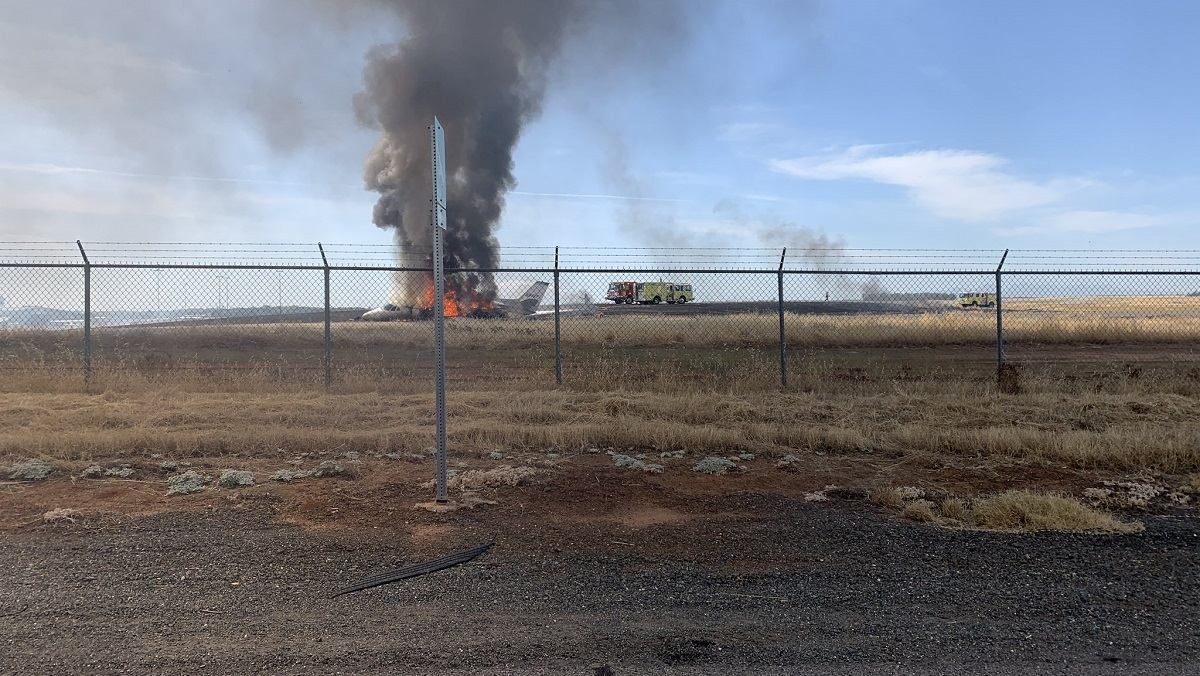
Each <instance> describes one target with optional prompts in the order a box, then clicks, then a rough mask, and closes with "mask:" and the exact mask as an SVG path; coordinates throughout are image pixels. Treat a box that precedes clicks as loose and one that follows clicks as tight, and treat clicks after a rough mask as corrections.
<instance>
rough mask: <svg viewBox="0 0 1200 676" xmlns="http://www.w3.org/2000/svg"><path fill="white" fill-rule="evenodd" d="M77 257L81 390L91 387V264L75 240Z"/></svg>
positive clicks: (80, 243) (81, 243)
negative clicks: (80, 279)
mask: <svg viewBox="0 0 1200 676" xmlns="http://www.w3.org/2000/svg"><path fill="white" fill-rule="evenodd" d="M75 246H77V247H79V255H80V256H82V257H83V388H84V390H85V391H86V390H88V389H89V388H91V386H92V263H91V261H89V260H88V257H87V252H86V251H84V250H83V242H81V241H79V240H75Z"/></svg>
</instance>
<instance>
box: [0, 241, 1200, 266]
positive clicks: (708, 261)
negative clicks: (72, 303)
mask: <svg viewBox="0 0 1200 676" xmlns="http://www.w3.org/2000/svg"><path fill="white" fill-rule="evenodd" d="M78 247H79V244H78V243H76V242H70V241H18V240H11V241H0V265H4V264H20V265H28V264H36V263H39V262H44V263H47V264H54V265H63V264H71V263H79V264H81V265H82V263H83V255H81V253H80V251H79V249H78ZM82 247H83V253H84V254H86V256H87V257H88V260H89V261H96V262H101V263H103V264H106V265H113V264H116V263H118V262H128V263H130V264H131V265H147V264H153V263H155V262H162V263H163V264H164V265H175V264H185V263H189V262H194V263H196V264H197V265H200V266H203V265H204V264H213V265H218V264H227V265H256V264H262V265H272V264H275V265H285V264H300V265H305V264H307V265H313V266H322V265H323V264H324V262H325V261H328V263H329V265H330V266H331V267H336V266H337V265H356V266H357V265H362V266H364V267H379V268H383V269H386V268H392V267H420V266H422V265H427V264H428V261H429V255H430V254H431V253H432V248H431V247H430V246H428V245H424V244H412V243H398V242H390V243H379V242H332V243H321V244H320V245H318V244H317V243H316V242H195V241H191V242H151V241H117V240H105V241H96V242H83V243H82ZM322 249H323V250H324V254H325V257H324V259H322V256H321V251H322ZM494 253H495V254H496V256H497V260H498V261H499V264H497V265H494V266H490V267H513V266H520V265H532V266H538V267H550V266H552V265H554V262H555V258H556V257H557V260H558V266H559V268H560V269H562V270H569V269H572V268H597V269H599V268H605V269H612V270H613V271H614V272H617V271H621V270H624V269H644V268H661V269H663V270H664V271H670V270H671V269H672V268H678V267H681V266H688V267H692V268H705V269H709V270H712V271H714V272H717V271H720V270H721V268H722V267H730V268H738V269H743V268H745V269H755V270H758V269H762V270H777V269H779V268H780V263H781V261H780V258H781V256H783V247H709V246H697V247H665V246H660V247H634V246H586V245H572V246H559V247H554V246H548V245H546V246H543V245H516V246H501V247H497V248H496V249H495V250H494ZM1003 254H1004V250H1001V249H982V248H964V249H955V248H944V247H942V248H934V247H931V248H917V247H806V248H789V250H788V251H787V254H786V256H783V260H782V269H783V270H784V271H792V270H800V271H803V270H804V269H807V268H812V269H814V270H815V271H826V269H827V268H829V267H831V266H836V267H838V268H843V269H845V271H846V272H872V271H887V270H895V271H901V270H919V271H929V272H938V271H943V270H950V271H953V270H955V269H962V270H963V271H970V272H975V271H989V270H994V269H995V268H996V267H997V266H998V265H999V262H1000V259H1001V256H1003ZM466 267H472V266H466ZM1029 268H1039V269H1045V270H1046V271H1047V272H1052V271H1054V270H1064V271H1066V270H1070V271H1079V270H1085V269H1090V268H1103V269H1114V270H1120V271H1128V270H1131V269H1139V268H1140V269H1146V270H1148V271H1156V272H1157V271H1161V270H1164V269H1179V270H1180V272H1181V273H1190V272H1193V271H1194V270H1195V269H1196V268H1200V249H1011V250H1009V251H1008V257H1007V259H1006V261H1005V265H1004V270H1005V271H1027V270H1028V269H1029ZM1100 271H1102V270H1100V269H1098V270H1097V272H1100Z"/></svg>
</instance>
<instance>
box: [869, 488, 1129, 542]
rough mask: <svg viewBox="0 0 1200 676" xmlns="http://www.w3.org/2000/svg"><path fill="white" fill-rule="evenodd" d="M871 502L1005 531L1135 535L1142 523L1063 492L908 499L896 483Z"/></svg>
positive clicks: (945, 522) (923, 517)
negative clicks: (1096, 507)
mask: <svg viewBox="0 0 1200 676" xmlns="http://www.w3.org/2000/svg"><path fill="white" fill-rule="evenodd" d="M870 499H871V501H872V502H874V503H876V504H878V505H881V506H883V507H887V508H889V509H893V510H896V511H898V512H900V516H901V517H902V518H905V519H908V520H910V521H918V522H921V523H932V524H937V525H941V526H950V527H955V528H972V529H978V530H994V531H1004V532H1014V533H1015V532H1022V533H1024V532H1035V531H1065V532H1084V533H1136V532H1139V531H1141V530H1142V524H1141V523H1137V522H1128V521H1122V520H1121V519H1118V518H1117V517H1115V516H1113V515H1111V514H1108V513H1106V512H1102V511H1100V510H1097V509H1095V508H1093V507H1090V506H1088V505H1085V504H1084V503H1082V502H1080V501H1079V500H1076V499H1075V498H1073V497H1070V496H1067V495H1062V494H1059V493H1045V492H1037V491H1030V490H1007V491H1004V492H1002V493H998V494H994V495H988V496H983V497H978V498H974V499H971V500H964V499H962V498H946V499H944V500H942V501H941V504H940V505H938V504H937V503H935V502H933V501H932V500H927V499H924V498H913V499H906V496H905V495H904V493H903V491H902V490H901V489H898V488H895V487H880V488H877V489H875V490H873V491H871V493H870Z"/></svg>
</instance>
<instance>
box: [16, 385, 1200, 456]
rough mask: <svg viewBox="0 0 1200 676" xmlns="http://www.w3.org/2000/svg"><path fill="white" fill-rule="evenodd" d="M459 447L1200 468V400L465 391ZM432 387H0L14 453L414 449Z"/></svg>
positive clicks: (426, 428)
mask: <svg viewBox="0 0 1200 676" xmlns="http://www.w3.org/2000/svg"><path fill="white" fill-rule="evenodd" d="M449 415H450V419H451V421H452V424H451V426H450V441H451V443H452V445H453V446H454V447H455V448H456V449H458V450H460V451H471V452H483V451H486V450H491V449H497V448H501V449H513V450H541V449H547V448H557V449H566V450H571V449H581V448H588V447H616V448H640V449H649V450H659V451H669V450H675V449H686V450H689V451H697V452H707V451H722V452H723V451H735V450H738V451H751V452H756V453H760V452H771V453H777V454H779V455H780V456H782V455H783V454H786V453H800V454H805V453H814V454H815V453H820V454H823V455H825V456H837V457H841V456H844V457H870V458H887V457H894V458H911V459H914V460H919V461H921V462H946V461H953V462H957V463H1013V462H1020V463H1028V464H1031V465H1033V466H1039V465H1041V466H1051V467H1061V466H1067V467H1072V468H1077V469H1080V470H1088V471H1090V470H1097V469H1100V470H1104V471H1138V470H1143V469H1151V470H1156V471H1162V472H1170V473H1185V472H1194V471H1197V469H1200V401H1198V400H1196V399H1194V398H1190V397H1179V396H1174V395H1137V396H1135V397H1130V396H1123V395H1106V394H1087V393H1084V394H1061V393H1060V394H1054V395H1020V396H1016V397H1005V398H1002V399H997V398H996V397H995V396H991V395H979V394H977V395H974V396H966V395H962V394H959V393H949V394H945V395H908V394H898V393H889V394H884V395H875V396H867V397H856V396H843V397H828V396H824V395H819V394H717V393H679V394H663V393H593V392H570V391H531V392H508V391H503V392H452V393H451V395H450V399H449ZM432 418H433V402H432V400H431V397H430V396H428V395H424V394H423V395H395V394H380V393H377V392H370V393H355V394H341V395H324V394H319V393H253V394H252V393H192V392H182V391H179V390H171V389H160V390H150V391H145V392H138V393H118V392H106V393H103V394H99V395H84V394H78V393H69V394H67V393H63V394H31V393H15V394H13V393H10V394H0V455H2V456H9V457H12V458H14V459H15V458H19V457H28V456H29V455H32V454H43V455H45V456H46V457H52V458H60V459H63V458H65V459H73V460H90V459H92V458H93V457H113V456H117V457H125V458H128V457H131V456H133V457H136V456H139V455H148V454H150V453H165V454H169V455H172V456H225V455H241V456H255V455H267V456H278V455H280V454H291V453H301V452H310V451H329V450H332V451H339V452H345V451H359V452H368V453H369V452H380V453H385V452H413V451H420V450H423V449H425V448H427V447H428V446H430V445H431V442H432V438H433V434H432V427H431V421H432Z"/></svg>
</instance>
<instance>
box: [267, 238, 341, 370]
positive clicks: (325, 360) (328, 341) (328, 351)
mask: <svg viewBox="0 0 1200 676" xmlns="http://www.w3.org/2000/svg"><path fill="white" fill-rule="evenodd" d="M317 249H318V250H319V251H320V252H321V263H322V264H323V265H324V266H325V351H324V354H323V357H322V361H321V365H322V366H324V367H325V389H329V386H330V385H331V384H332V383H333V331H332V327H331V319H332V318H331V317H330V308H329V259H328V258H326V257H325V247H324V246H322V245H321V243H320V242H317ZM279 305H280V307H281V308H282V306H283V302H282V300H281V301H280V303H279Z"/></svg>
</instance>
